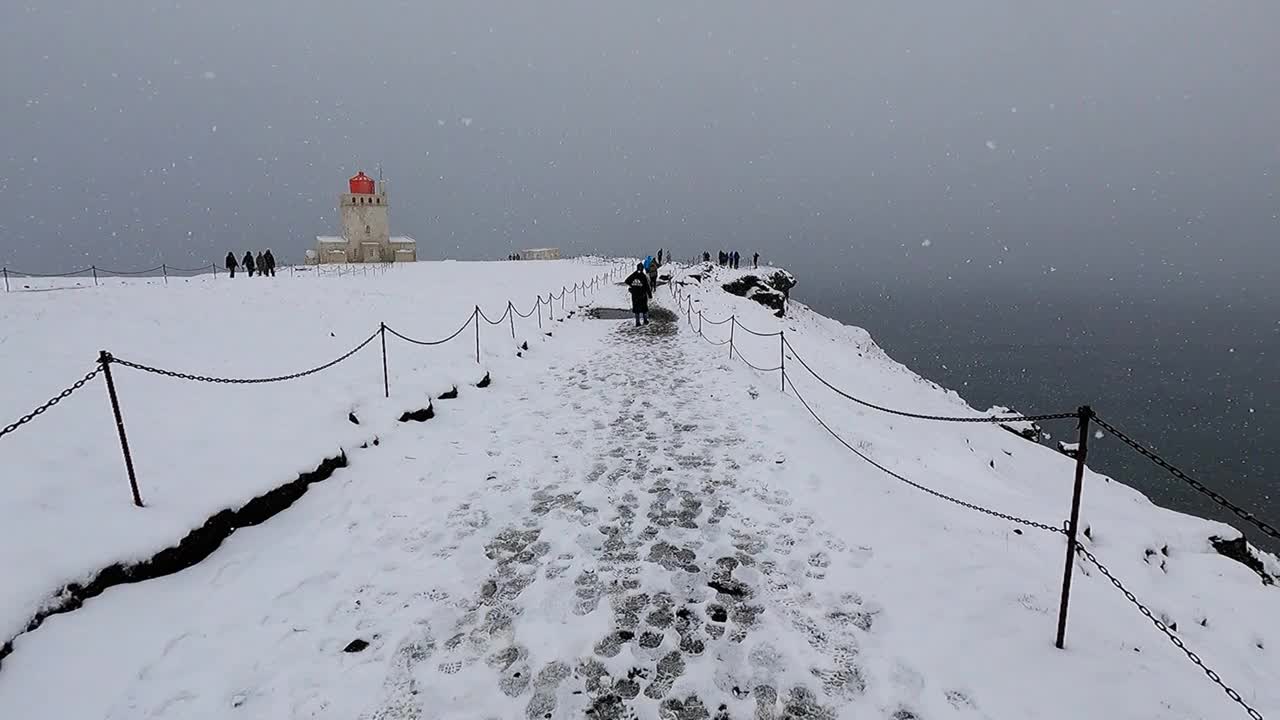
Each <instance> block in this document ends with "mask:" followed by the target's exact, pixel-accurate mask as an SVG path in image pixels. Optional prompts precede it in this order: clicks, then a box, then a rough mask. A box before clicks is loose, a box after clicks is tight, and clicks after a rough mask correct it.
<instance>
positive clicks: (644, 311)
mask: <svg viewBox="0 0 1280 720" xmlns="http://www.w3.org/2000/svg"><path fill="white" fill-rule="evenodd" d="M623 282H624V283H625V284H626V286H627V290H629V291H630V292H631V312H633V313H635V314H636V327H640V325H641V324H642V323H641V321H643V324H644V325H648V324H649V295H650V294H651V291H650V288H649V276H648V274H646V273H645V271H644V263H640V264H639V265H636V271H635V272H633V273H631V274H630V275H628V276H627V279H626V280H624V281H623Z"/></svg>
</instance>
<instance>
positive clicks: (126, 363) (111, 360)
mask: <svg viewBox="0 0 1280 720" xmlns="http://www.w3.org/2000/svg"><path fill="white" fill-rule="evenodd" d="M213 267H214V266H213V265H208V266H206V267H204V268H194V269H183V268H168V266H167V265H161V266H160V267H157V268H151V269H148V270H138V271H114V270H106V269H103V268H98V267H96V266H91V267H88V268H84V269H83V270H75V271H72V272H70V273H59V274H52V275H38V274H35V273H21V274H22V275H24V276H29V277H68V276H70V275H73V274H77V273H84V272H94V271H100V272H103V273H110V274H118V275H131V274H142V273H148V272H154V271H156V270H166V269H168V270H176V271H179V272H199V271H203V270H205V269H209V268H213ZM5 272H6V273H12V274H15V275H17V274H19V273H18V271H14V270H8V269H7V268H6V269H5ZM596 286H598V283H597V282H596V280H594V279H593V280H592V281H591V283H590V284H588V283H585V282H584V283H577V284H575V287H577V288H579V289H580V290H581V291H584V292H585V291H586V290H587V289H588V288H591V287H596ZM549 297H550V296H549ZM561 297H563V292H562V293H561ZM542 302H543V300H542V297H541V296H540V295H539V296H538V299H537V301H536V302H535V303H534V306H533V309H532V310H530V311H529V312H528V313H521V312H520V311H518V310H516V309H515V305H514V304H512V303H511V302H508V303H507V309H506V312H504V313H503V315H502V317H500V318H498V319H497V320H490V319H489V318H488V317H487V316H485V315H484V311H482V310H481V309H480V308H479V306H476V308H475V310H473V311H472V313H471V314H470V315H468V316H467V319H466V321H465V322H464V323H463V324H462V326H461V327H459V328H458V329H457V330H456V331H454V332H453V333H452V334H450V335H449V336H447V337H445V338H442V339H440V340H419V339H416V338H412V337H409V336H407V335H404V334H402V333H400V332H398V331H396V330H395V329H394V328H391V327H389V326H387V325H386V324H380V326H379V327H378V329H377V330H375V331H374V332H373V334H371V335H370V336H369V337H367V338H365V339H364V340H363V341H362V342H361V343H360V344H358V345H356V346H355V347H353V348H351V349H350V350H348V351H347V352H345V353H343V354H342V355H340V356H338V357H337V358H334V359H333V360H330V361H329V362H326V363H324V364H323V365H318V366H316V367H312V368H308V369H306V370H300V371H298V372H292V373H288V374H284V375H273V376H270V377H256V378H241V377H224V376H217V375H205V374H200V373H191V372H182V371H178V370H170V369H167V368H162V367H157V366H155V365H149V364H146V363H142V362H138V361H135V360H130V359H128V358H120V357H115V356H114V355H112V354H111V353H109V352H106V351H103V352H102V353H101V354H100V356H99V359H98V363H97V364H96V365H95V366H94V369H93V370H91V371H89V372H88V373H87V374H85V376H84V377H82V378H80V379H79V380H77V381H76V382H75V383H74V384H73V385H71V386H70V387H68V388H67V389H65V390H63V391H62V392H61V393H59V394H57V395H55V396H54V397H52V398H50V399H49V400H48V401H47V402H45V403H43V404H41V405H40V406H39V407H37V408H35V409H34V410H32V411H31V412H29V413H27V414H25V415H23V416H21V417H19V418H18V419H17V420H16V421H14V422H12V423H9V424H8V425H5V426H4V427H3V428H2V429H0V438H2V437H5V436H7V435H9V434H11V433H14V432H16V431H17V430H18V428H20V427H23V426H24V425H26V424H28V423H30V422H31V421H32V420H34V419H36V418H37V417H39V416H41V415H43V414H44V413H46V412H48V411H49V410H50V409H51V408H53V407H55V406H56V405H57V404H58V403H60V402H62V401H63V400H65V399H66V398H67V397H69V396H70V395H71V394H72V393H74V392H76V391H77V390H79V389H80V388H82V387H84V386H85V385H86V384H87V383H89V382H90V381H91V380H93V379H94V378H95V377H97V376H98V375H99V374H100V373H102V372H103V371H104V370H109V368H108V367H107V365H118V366H120V367H127V368H130V369H133V370H138V371H140V372H144V373H148V374H152V375H158V376H161V377H168V378H174V379H177V380H187V381H191V382H201V383H214V384H224V385H260V384H266V383H277V382H285V381H288V380H296V379H299V378H304V377H307V376H310V375H315V374H316V373H320V372H323V371H325V370H328V369H329V368H332V367H334V366H335V365H338V364H340V363H342V362H344V361H346V360H348V359H349V358H351V357H352V356H354V355H356V354H357V353H359V352H360V351H361V350H364V349H365V348H366V347H368V346H369V344H370V343H372V342H373V341H374V340H376V339H378V338H379V336H381V335H383V333H390V334H392V335H394V336H395V337H398V338H400V339H401V340H404V341H405V342H408V343H411V344H414V345H424V346H431V345H443V344H444V343H447V342H449V341H451V340H453V339H455V338H457V337H458V336H459V335H461V334H462V333H463V332H464V331H466V329H467V327H468V326H470V325H471V323H472V321H473V320H474V319H475V318H476V317H477V316H478V317H483V318H484V319H485V321H486V322H488V323H490V324H492V325H497V324H499V323H501V322H502V321H503V320H505V319H506V318H507V317H508V316H509V315H511V314H513V313H514V314H515V315H518V316H520V317H522V318H529V317H532V316H533V314H534V313H535V312H537V310H538V307H539V306H540V305H541V304H542ZM548 303H549V301H548ZM513 333H514V325H513ZM478 343H479V337H478V335H477V348H478ZM384 353H385V347H384ZM478 360H479V351H478V349H477V361H478ZM114 402H115V399H114V397H113V404H114Z"/></svg>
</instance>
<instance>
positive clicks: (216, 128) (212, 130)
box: [209, 125, 218, 132]
mask: <svg viewBox="0 0 1280 720" xmlns="http://www.w3.org/2000/svg"><path fill="white" fill-rule="evenodd" d="M209 132H218V126H217V125H214V126H213V128H212V129H211V130H210V131H209Z"/></svg>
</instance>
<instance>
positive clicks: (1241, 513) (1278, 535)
mask: <svg viewBox="0 0 1280 720" xmlns="http://www.w3.org/2000/svg"><path fill="white" fill-rule="evenodd" d="M1093 420H1094V422H1096V423H1098V425H1099V426H1101V427H1102V429H1103V430H1106V431H1107V432H1109V433H1111V434H1112V435H1114V436H1115V437H1116V438H1117V439H1119V440H1120V442H1122V443H1124V444H1125V445H1128V446H1129V447H1131V448H1133V449H1134V450H1137V451H1138V453H1139V454H1141V455H1142V456H1143V457H1145V458H1147V459H1148V460H1150V461H1151V462H1153V463H1155V464H1156V465H1159V466H1160V467H1161V468H1163V469H1164V470H1165V471H1167V472H1168V473H1169V474H1170V475H1173V476H1174V477H1175V478H1177V479H1179V480H1181V481H1183V482H1185V483H1186V484H1188V485H1190V486H1191V487H1193V488H1195V490H1196V491H1198V492H1200V493H1201V494H1203V495H1206V496H1208V497H1209V499H1210V500H1213V501H1214V502H1216V503H1217V504H1219V505H1221V506H1222V507H1224V508H1226V509H1228V510H1230V511H1231V512H1232V513H1233V514H1235V516H1236V517H1238V518H1240V519H1241V520H1243V521H1245V522H1247V523H1249V524H1250V525H1253V526H1254V527H1256V528H1258V529H1259V530H1261V531H1262V532H1263V533H1264V534H1266V535H1269V536H1270V537H1272V538H1274V539H1276V540H1280V530H1277V529H1276V528H1275V527H1273V526H1271V525H1269V524H1268V523H1266V522H1264V521H1263V520H1261V519H1259V518H1258V516H1257V515H1254V514H1253V513H1251V512H1249V511H1248V510H1245V509H1244V508H1242V507H1240V506H1238V505H1236V504H1235V503H1233V502H1231V501H1230V500H1228V499H1226V498H1225V497H1223V496H1222V495H1219V494H1218V493H1217V491H1215V490H1213V489H1212V488H1210V487H1208V486H1207V485H1205V484H1204V483H1202V482H1200V481H1199V480H1196V479H1195V478H1193V477H1191V476H1190V475H1188V474H1186V473H1184V472H1182V471H1181V470H1179V469H1178V468H1176V467H1174V466H1173V465H1170V464H1169V462H1168V461H1166V460H1165V459H1164V458H1162V457H1160V456H1159V455H1156V454H1155V452H1153V451H1151V450H1148V449H1147V447H1146V446H1145V445H1143V444H1141V443H1139V442H1138V441H1137V440H1134V439H1133V438H1131V437H1129V436H1128V435H1125V434H1124V433H1123V432H1121V431H1120V430H1119V429H1117V428H1115V427H1114V426H1112V425H1111V424H1110V423H1108V422H1107V421H1105V420H1103V419H1102V418H1100V417H1098V416H1097V415H1094V416H1093Z"/></svg>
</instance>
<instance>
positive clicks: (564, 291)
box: [560, 285, 569, 310]
mask: <svg viewBox="0 0 1280 720" xmlns="http://www.w3.org/2000/svg"><path fill="white" fill-rule="evenodd" d="M568 294H569V288H567V287H565V286H563V285H561V286H560V309H561V310H564V296H565V295H568Z"/></svg>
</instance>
